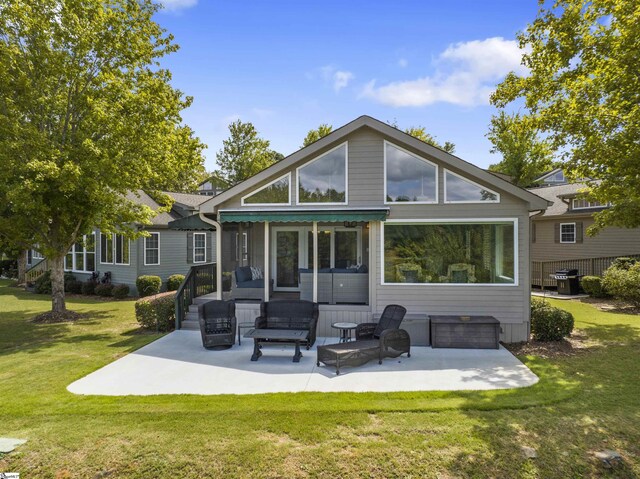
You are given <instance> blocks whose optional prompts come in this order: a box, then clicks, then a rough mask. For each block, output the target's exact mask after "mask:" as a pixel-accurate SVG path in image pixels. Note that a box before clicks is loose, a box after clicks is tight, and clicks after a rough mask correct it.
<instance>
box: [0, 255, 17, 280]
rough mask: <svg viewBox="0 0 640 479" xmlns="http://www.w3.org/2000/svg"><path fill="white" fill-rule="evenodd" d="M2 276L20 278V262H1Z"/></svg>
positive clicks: (0, 273)
mask: <svg viewBox="0 0 640 479" xmlns="http://www.w3.org/2000/svg"><path fill="white" fill-rule="evenodd" d="M0 276H4V277H5V278H17V277H18V261H17V260H15V259H3V260H0Z"/></svg>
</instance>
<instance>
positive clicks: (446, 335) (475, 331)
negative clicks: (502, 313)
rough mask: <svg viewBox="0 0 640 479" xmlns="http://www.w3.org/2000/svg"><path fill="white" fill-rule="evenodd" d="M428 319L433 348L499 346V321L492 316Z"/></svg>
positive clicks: (497, 347) (435, 317) (432, 317)
mask: <svg viewBox="0 0 640 479" xmlns="http://www.w3.org/2000/svg"><path fill="white" fill-rule="evenodd" d="M429 319H430V322H431V347H433V348H468V349H499V348H500V343H499V341H500V321H498V320H497V319H496V318H494V317H493V316H429Z"/></svg>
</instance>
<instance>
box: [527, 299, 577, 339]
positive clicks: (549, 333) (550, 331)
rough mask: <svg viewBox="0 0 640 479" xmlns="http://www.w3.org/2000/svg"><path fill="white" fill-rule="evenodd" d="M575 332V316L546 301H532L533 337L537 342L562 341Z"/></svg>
mask: <svg viewBox="0 0 640 479" xmlns="http://www.w3.org/2000/svg"><path fill="white" fill-rule="evenodd" d="M571 331H573V315H572V314H571V313H569V312H568V311H565V310H563V309H560V308H556V307H554V306H551V305H550V304H549V303H547V302H546V301H542V300H539V299H537V298H532V300H531V335H532V336H533V338H534V339H535V340H536V341H560V340H561V339H562V338H564V337H566V336H569V335H570V334H571Z"/></svg>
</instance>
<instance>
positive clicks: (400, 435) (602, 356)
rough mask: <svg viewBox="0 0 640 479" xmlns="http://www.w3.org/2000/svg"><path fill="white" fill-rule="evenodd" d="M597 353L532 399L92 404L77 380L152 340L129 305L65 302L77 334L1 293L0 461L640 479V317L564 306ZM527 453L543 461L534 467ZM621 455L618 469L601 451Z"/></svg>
mask: <svg viewBox="0 0 640 479" xmlns="http://www.w3.org/2000/svg"><path fill="white" fill-rule="evenodd" d="M555 304H556V305H558V306H561V307H565V308H566V309H568V310H570V311H571V312H572V313H573V314H574V315H575V316H576V320H577V321H576V323H577V324H576V326H577V327H578V328H580V329H582V330H584V331H585V332H586V334H587V335H588V337H589V338H590V339H592V340H594V341H596V342H597V345H596V346H595V347H593V348H592V349H591V350H590V351H589V352H586V353H582V354H578V355H576V356H572V357H568V358H563V359H555V360H545V359H541V358H537V357H533V356H529V357H524V358H521V359H522V360H523V361H524V362H525V363H526V364H527V365H528V366H529V367H530V368H531V369H532V370H533V371H534V372H535V373H536V374H538V376H540V378H541V380H540V382H539V383H538V384H536V385H535V386H533V387H531V388H526V389H518V390H507V391H491V392H467V393H449V392H442V393H438V392H436V393H397V394H342V393H340V394H319V393H300V394H269V395H258V396H238V397H236V396H214V397H212V396H204V397H200V396H156V397H120V398H105V397H83V396H75V395H73V394H71V393H69V392H67V390H66V386H67V385H68V384H70V383H71V382H73V381H74V380H76V379H78V378H80V377H83V376H85V375H86V374H88V373H90V372H91V371H94V370H96V369H98V368H100V367H102V366H103V365H105V364H107V363H109V362H111V361H113V360H114V359H116V358H118V357H120V356H122V355H124V354H126V353H128V352H130V351H133V350H135V349H137V348H139V347H140V346H142V345H144V344H146V343H148V342H150V341H153V340H154V339H156V338H157V337H158V336H157V335H154V334H138V333H137V329H136V323H135V319H134V315H133V303H132V302H131V301H123V302H101V301H97V300H89V299H83V300H77V299H73V300H70V301H69V305H70V307H71V308H72V309H75V310H78V311H83V312H89V313H91V314H90V316H89V318H90V319H85V320H82V321H80V322H78V323H75V324H50V325H43V324H33V323H30V322H28V321H26V320H27V319H28V318H30V317H31V316H33V315H35V314H36V313H38V312H42V311H45V310H46V309H47V308H49V299H48V298H47V297H41V296H36V295H31V294H28V293H24V292H22V291H21V290H19V289H16V288H11V287H8V283H7V282H0V436H9V437H17V438H26V439H28V440H29V442H27V444H25V445H23V446H20V447H19V448H18V449H17V450H16V451H15V452H13V453H11V454H8V455H5V456H1V455H0V472H2V471H17V472H20V473H22V477H25V478H30V477H38V478H47V477H51V478H66V477H82V478H91V477H118V478H121V477H134V478H142V477H144V478H158V477H181V478H182V477H184V478H188V477H193V478H201V477H216V478H219V477H285V476H286V477H380V478H392V477H415V478H422V477H440V478H453V477H479V478H481V477H500V478H503V477H504V478H517V477H541V478H567V477H575V478H578V477H580V478H582V477H601V476H603V475H604V476H606V477H625V478H629V477H640V459H639V456H640V317H638V316H631V315H623V314H615V313H602V312H599V311H598V310H596V309H594V308H592V307H591V306H589V305H586V304H581V303H567V302H557V303H555ZM521 446H530V447H533V448H535V449H536V450H537V453H538V457H537V458H535V459H525V458H524V457H523V455H522V453H521V449H520V448H521ZM603 449H614V450H616V451H618V452H619V453H621V454H622V455H623V457H624V459H625V463H624V465H623V466H622V467H620V468H617V469H614V470H606V469H604V468H603V467H602V466H601V465H600V464H599V462H598V461H597V460H595V459H594V458H593V457H592V452H594V451H599V450H603Z"/></svg>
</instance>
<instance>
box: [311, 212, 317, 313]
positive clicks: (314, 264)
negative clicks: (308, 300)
mask: <svg viewBox="0 0 640 479" xmlns="http://www.w3.org/2000/svg"><path fill="white" fill-rule="evenodd" d="M312 236H313V302H314V303H317V302H318V222H317V221H314V222H313V234H312Z"/></svg>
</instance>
